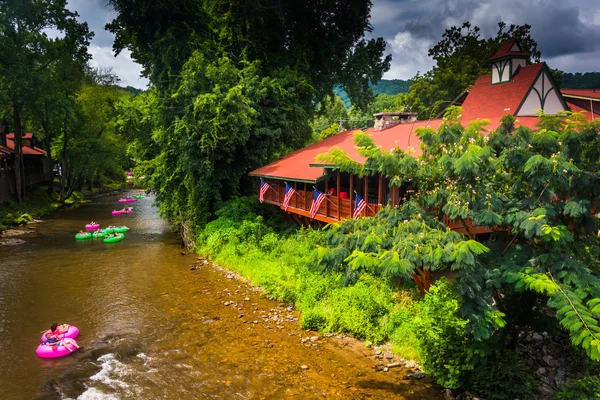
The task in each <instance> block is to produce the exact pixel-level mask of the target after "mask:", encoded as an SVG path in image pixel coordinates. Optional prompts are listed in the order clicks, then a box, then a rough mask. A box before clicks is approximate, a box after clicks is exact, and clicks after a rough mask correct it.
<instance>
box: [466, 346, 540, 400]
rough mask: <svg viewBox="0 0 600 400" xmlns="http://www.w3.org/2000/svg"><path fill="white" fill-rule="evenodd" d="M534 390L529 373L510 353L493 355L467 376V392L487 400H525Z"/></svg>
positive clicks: (532, 380) (514, 355) (533, 383)
mask: <svg viewBox="0 0 600 400" xmlns="http://www.w3.org/2000/svg"><path fill="white" fill-rule="evenodd" d="M534 388H535V381H534V379H533V376H532V375H531V371H530V370H529V369H528V368H527V367H526V366H525V365H523V364H522V363H521V361H520V360H519V358H518V357H517V356H516V354H514V353H513V352H511V351H507V352H497V353H495V355H494V356H493V357H490V358H488V359H487V362H486V364H485V365H480V366H477V367H476V368H475V369H474V370H473V371H472V372H471V374H470V376H469V390H472V391H473V392H475V393H477V394H478V395H480V396H482V397H485V398H487V399H488V400H513V399H526V398H528V397H529V396H530V395H531V394H532V393H533V390H534Z"/></svg>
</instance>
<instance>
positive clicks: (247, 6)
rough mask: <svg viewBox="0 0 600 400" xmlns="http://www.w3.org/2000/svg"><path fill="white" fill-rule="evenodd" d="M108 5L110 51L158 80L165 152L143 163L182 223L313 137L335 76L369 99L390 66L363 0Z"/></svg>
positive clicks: (361, 99) (158, 133)
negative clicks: (127, 54) (124, 53)
mask: <svg viewBox="0 0 600 400" xmlns="http://www.w3.org/2000/svg"><path fill="white" fill-rule="evenodd" d="M110 4H111V5H113V6H114V8H115V10H116V11H117V16H116V18H115V19H114V20H113V21H112V22H111V23H110V24H108V25H107V27H108V28H109V29H110V30H111V31H112V32H113V33H115V35H116V41H115V45H114V48H115V50H116V51H117V52H118V51H120V50H122V49H124V48H129V49H131V51H132V57H133V58H134V59H135V60H136V61H138V62H139V63H140V64H142V66H143V67H144V69H145V73H146V74H147V76H149V78H150V81H151V82H152V84H153V86H154V87H155V88H156V92H155V97H154V98H153V99H151V100H152V101H153V102H154V103H155V104H156V107H157V112H158V115H157V117H156V118H155V121H156V123H157V128H158V129H153V131H154V132H155V133H154V135H153V139H154V140H155V142H156V143H157V145H158V147H159V148H160V152H159V154H158V155H156V156H154V157H153V158H146V159H145V160H144V161H146V162H144V167H145V170H144V174H145V175H146V176H151V183H150V184H151V185H152V186H153V187H155V188H156V189H157V197H158V200H159V202H160V207H161V211H162V212H163V213H164V215H166V216H168V217H169V218H170V219H171V220H172V221H173V222H175V223H182V222H183V223H187V222H191V223H192V225H202V224H204V223H206V222H208V221H209V220H210V219H211V217H212V216H213V213H214V212H215V210H216V209H217V208H218V206H219V204H221V203H222V201H226V200H228V199H230V198H232V197H233V196H235V195H237V194H238V193H248V192H250V191H254V184H255V182H253V181H252V180H250V179H249V178H248V176H247V174H248V172H249V171H250V170H252V169H255V168H258V167H260V166H262V165H264V164H265V163H267V162H269V161H272V160H274V159H277V158H278V157H280V156H281V155H283V154H285V153H286V152H289V151H290V150H292V149H295V148H298V147H301V146H302V145H304V144H305V143H307V142H308V141H309V140H310V139H311V138H312V136H313V130H312V129H311V127H310V121H311V120H312V117H313V114H314V112H315V108H316V107H315V105H316V104H318V103H320V102H321V101H322V100H323V99H324V98H325V97H326V96H328V95H332V93H333V87H334V86H335V85H338V84H339V85H342V86H343V87H344V88H345V90H346V91H347V92H348V94H349V95H350V97H351V98H352V100H353V101H354V102H355V103H356V104H357V105H360V106H364V105H365V104H367V103H368V102H369V100H370V99H371V98H372V93H371V90H370V87H369V83H371V82H374V83H376V82H377V81H379V80H380V79H381V76H382V74H383V72H384V71H386V70H387V69H388V68H389V63H390V57H389V56H388V57H384V56H383V51H384V48H385V42H384V41H383V39H381V38H378V39H370V40H365V39H364V34H365V32H369V31H370V29H371V28H370V26H369V24H368V20H369V13H370V9H371V3H370V2H369V1H365V0H353V1H339V0H328V1H309V2H302V3H294V2H276V1H264V0H262V1H258V0H255V1H233V2H231V1H212V2H197V1H193V0H180V1H178V2H177V5H174V4H173V3H172V2H167V1H159V2H157V1H154V0H152V1H150V0H144V1H137V2H135V3H133V2H130V1H121V0H111V1H110ZM257 10H259V11H257ZM165 21H168V23H165ZM324 128H325V127H324ZM324 128H322V129H324Z"/></svg>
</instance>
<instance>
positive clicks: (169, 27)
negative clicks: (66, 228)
mask: <svg viewBox="0 0 600 400" xmlns="http://www.w3.org/2000/svg"><path fill="white" fill-rule="evenodd" d="M108 3H109V4H110V5H111V6H112V7H113V8H114V11H115V19H114V20H113V21H112V22H110V23H109V24H108V25H107V29H108V30H110V31H111V32H112V33H113V34H114V35H115V43H114V50H115V52H116V53H119V52H120V51H123V50H129V51H131V57H132V58H133V59H134V60H135V61H136V62H138V63H139V64H141V65H142V66H143V68H144V74H145V75H146V76H147V77H148V78H149V80H150V88H149V89H148V90H147V91H145V92H144V93H142V94H139V95H136V96H134V95H133V94H131V93H129V92H126V91H124V90H123V89H121V88H118V87H116V86H115V85H116V81H115V80H114V76H113V75H112V74H110V73H106V71H99V70H95V69H93V68H89V66H88V65H87V62H88V60H89V59H90V54H89V53H88V46H89V40H90V39H91V37H92V33H91V32H89V31H88V28H87V25H86V24H85V23H79V22H78V21H77V15H76V13H73V12H71V11H69V10H67V9H66V1H65V0H43V1H32V0H11V1H7V2H4V3H2V6H0V17H1V18H2V22H3V23H2V24H1V25H2V27H3V28H2V29H4V30H6V31H7V32H8V33H10V34H8V35H4V36H3V40H2V41H0V47H1V48H2V50H3V53H4V54H11V55H12V56H11V57H7V58H5V59H4V61H1V62H0V76H1V77H2V79H3V85H2V87H1V88H0V89H1V90H0V95H1V96H2V98H4V99H6V101H5V102H3V103H2V104H5V106H3V108H1V109H0V111H1V113H2V117H3V118H4V117H6V118H7V119H10V121H11V122H10V123H11V124H12V127H14V131H15V133H16V138H17V139H16V143H15V146H16V148H17V152H18V151H19V146H20V143H19V141H20V137H21V135H20V134H21V132H22V129H23V128H26V129H29V128H32V130H34V133H35V137H36V138H39V139H43V140H44V142H45V149H46V150H49V156H50V157H51V160H50V161H51V163H52V160H58V161H59V162H60V164H61V167H62V172H63V174H62V179H61V181H60V185H59V191H60V201H61V202H65V201H66V199H67V198H68V197H69V196H70V195H71V194H72V193H73V192H74V191H75V190H77V188H79V187H82V185H83V184H84V182H85V183H89V184H90V185H93V184H94V183H95V182H105V181H110V180H119V179H123V170H124V169H126V168H129V167H133V166H135V172H136V175H138V176H145V177H146V179H145V181H144V184H146V185H147V186H148V187H151V188H154V189H155V190H156V200H157V205H158V207H159V210H160V212H161V214H162V215H163V216H164V217H166V218H168V219H169V220H170V221H171V222H172V223H173V224H174V225H176V226H178V227H180V228H181V230H182V231H183V232H184V233H185V236H186V237H187V238H189V242H190V243H191V244H193V245H194V246H195V247H196V248H197V250H198V251H199V252H200V253H203V254H205V255H209V256H211V257H212V258H213V259H214V260H216V261H217V262H219V263H220V264H222V265H224V266H226V267H227V268H230V269H232V270H235V271H238V272H240V273H241V274H242V275H244V276H246V277H247V278H249V279H250V280H251V281H252V282H254V283H255V284H257V285H260V286H263V287H265V288H266V289H267V291H268V292H269V293H270V295H271V296H273V297H275V298H278V299H281V300H286V301H293V302H294V303H296V305H297V307H298V308H299V309H300V311H301V312H302V325H303V326H304V327H305V328H310V329H319V330H322V331H325V332H347V333H351V334H352V335H354V336H356V337H358V338H361V339H363V340H365V341H368V342H382V341H389V342H391V344H392V346H393V348H394V349H395V351H396V352H398V353H399V354H400V355H402V356H403V357H405V358H410V359H414V360H416V361H418V363H420V365H421V366H422V368H423V369H424V371H425V372H427V373H429V374H430V375H432V376H433V377H434V378H435V379H436V381H437V382H438V383H440V384H441V385H443V386H445V387H446V388H452V389H455V388H462V389H469V390H473V391H474V392H476V393H478V394H481V395H483V396H487V397H488V398H489V399H505V398H506V399H514V398H516V397H519V398H524V397H526V396H527V395H528V394H530V393H532V392H534V390H535V389H536V388H535V387H536V384H535V383H534V381H533V371H531V370H530V368H529V367H527V366H525V365H524V364H523V360H521V359H520V358H519V357H518V355H517V352H516V351H515V349H517V348H518V345H519V338H520V334H521V333H522V332H524V331H527V332H528V333H529V331H537V330H540V331H547V332H551V333H555V332H560V333H562V334H566V335H568V336H569V337H570V340H571V342H572V345H573V348H574V349H576V348H578V349H579V350H580V351H579V352H577V351H576V350H573V351H574V355H573V357H572V358H574V359H575V358H576V359H578V360H580V361H581V362H580V365H582V366H581V368H579V373H580V374H581V375H586V374H587V375H589V376H588V377H584V378H583V379H582V380H579V381H573V382H571V383H570V384H568V385H565V387H564V388H563V392H562V393H561V394H560V395H559V396H563V398H573V396H575V394H576V393H578V394H581V393H594V390H595V388H597V386H598V377H597V374H598V372H597V371H598V365H597V363H598V360H599V359H600V324H599V318H600V281H599V278H598V274H599V273H600V265H599V261H598V258H599V254H600V245H599V242H598V240H599V239H598V237H597V235H596V232H597V230H598V220H597V218H595V217H594V214H593V213H592V210H593V211H594V212H597V210H599V209H600V204H598V199H599V197H600V175H599V174H600V172H599V169H600V138H599V135H598V125H597V124H596V125H594V124H586V123H584V122H583V121H582V118H581V116H580V115H578V114H569V113H566V114H564V115H559V116H557V117H550V116H541V117H540V120H541V128H540V129H539V130H538V131H536V132H533V131H531V130H529V129H527V128H523V127H517V125H518V124H517V123H516V121H515V120H514V118H512V117H506V118H505V119H504V120H503V123H502V125H501V126H500V127H499V128H498V129H497V130H496V131H495V132H493V133H491V134H489V135H484V134H483V133H484V131H485V126H486V121H476V122H474V123H473V124H471V125H469V126H468V127H466V128H465V127H463V126H462V125H461V124H460V123H459V122H460V118H459V115H460V109H457V108H449V109H448V110H447V113H446V120H445V123H444V124H443V125H442V127H441V128H440V130H439V131H437V132H436V131H433V130H431V129H424V130H420V131H418V132H416V134H418V135H419V137H420V139H421V144H422V146H423V149H422V155H421V156H420V157H419V158H415V157H413V155H412V154H407V153H404V152H402V151H400V150H394V151H392V152H391V153H388V152H385V153H382V152H381V150H380V149H379V148H377V147H376V146H374V145H373V143H372V141H371V140H370V138H369V137H368V135H366V134H364V133H361V132H359V133H357V135H356V143H357V146H358V147H359V149H360V152H361V154H363V155H364V156H365V158H366V159H367V162H366V163H365V164H364V165H359V164H356V163H354V162H352V161H351V160H349V159H348V157H347V156H346V155H345V154H343V152H341V151H339V149H332V150H331V151H330V152H329V153H328V154H324V155H323V158H324V160H327V161H328V162H330V163H332V164H335V165H338V166H339V169H341V170H343V171H348V172H352V173H354V174H357V175H359V176H363V175H370V174H375V173H382V174H383V175H385V176H387V177H390V178H391V185H395V186H401V185H403V184H408V183H410V184H411V185H412V186H413V189H415V194H414V195H413V196H412V197H411V198H407V199H404V200H405V201H404V203H403V205H402V206H401V207H398V208H391V207H387V208H384V209H383V210H382V211H381V212H380V213H379V214H378V215H377V216H375V217H372V218H361V219H360V220H357V221H345V222H343V223H341V224H339V225H337V226H330V227H328V228H326V229H325V230H312V229H302V228H295V227H290V226H289V225H287V224H285V223H283V222H282V221H281V220H280V219H279V218H278V217H277V216H275V215H273V213H272V212H273V211H266V210H265V209H264V208H261V207H259V206H258V205H257V204H256V200H251V199H248V198H245V197H239V196H240V195H248V194H250V193H254V196H255V193H256V182H255V180H253V179H252V178H250V177H249V176H248V175H247V173H248V172H249V171H250V170H252V169H255V168H258V167H260V166H262V165H265V164H267V163H269V162H271V161H273V160H275V159H278V158H280V157H281V156H283V155H285V154H287V153H289V152H290V151H292V150H294V149H297V148H300V147H302V146H304V145H305V144H306V143H308V142H309V141H311V140H315V137H317V136H320V137H326V136H329V135H332V134H335V132H336V131H337V128H338V127H337V126H335V125H331V123H332V122H333V121H321V122H323V124H322V125H323V127H319V128H320V129H316V128H315V125H314V123H311V121H312V122H314V121H317V120H318V118H319V116H323V115H327V108H328V106H327V104H328V103H329V107H330V108H331V109H332V110H335V111H334V114H336V115H335V116H336V118H338V117H339V115H338V111H337V110H338V109H339V110H341V107H343V104H341V103H340V101H339V100H338V99H336V98H334V97H333V91H334V88H343V89H344V90H345V92H346V93H347V94H348V96H349V98H350V100H351V102H352V104H353V107H354V108H355V110H354V111H356V112H357V114H352V113H350V114H348V115H349V119H358V120H361V119H362V118H363V117H361V115H360V113H359V112H358V110H368V109H369V106H373V107H378V108H384V109H387V108H393V107H397V105H398V104H403V105H405V106H407V107H410V109H411V110H412V111H416V112H417V113H418V114H419V118H421V119H422V118H423V117H424V116H425V117H428V116H432V117H433V116H435V115H437V114H438V113H441V112H442V111H443V110H444V109H446V106H447V104H448V101H449V100H451V99H453V98H455V97H456V95H458V94H459V93H461V92H462V91H463V90H464V89H465V88H467V87H468V86H469V85H470V84H472V82H474V81H475V80H476V79H477V77H478V76H479V75H480V74H482V73H483V72H484V71H485V70H486V69H484V68H483V64H481V63H482V62H485V60H487V59H488V58H489V55H491V54H494V53H495V52H496V50H497V46H498V44H499V43H500V41H501V40H503V39H505V38H507V37H509V36H510V37H513V38H517V39H519V40H520V43H521V44H524V45H525V48H526V49H528V50H529V51H531V52H532V54H533V58H534V59H538V58H539V57H540V53H539V52H538V51H537V45H536V43H535V41H534V40H533V39H532V38H531V37H530V35H529V31H530V27H529V26H528V25H523V26H510V27H508V28H507V27H506V25H505V24H503V23H500V25H499V32H498V33H497V35H496V37H495V38H492V39H483V38H481V37H480V33H479V29H478V28H476V27H473V28H471V25H470V24H468V23H467V24H466V25H464V26H463V27H462V28H464V29H461V27H455V28H451V29H449V30H447V31H446V32H445V34H444V36H443V38H442V41H440V43H438V44H437V45H436V46H434V47H433V48H432V49H430V55H432V56H433V57H434V59H435V60H436V61H437V66H436V67H435V68H433V69H432V70H431V71H430V72H428V73H426V74H425V75H424V76H423V77H418V76H417V77H415V79H413V83H412V85H411V88H410V90H409V93H408V94H407V95H406V96H403V97H402V98H400V99H399V100H402V99H404V100H402V101H401V102H400V103H399V100H398V99H394V98H386V97H381V98H379V99H378V101H379V102H378V103H377V104H376V105H374V103H373V93H372V90H371V85H373V84H377V82H378V81H379V80H380V79H381V77H382V75H383V73H384V72H385V71H387V70H388V69H389V66H390V56H389V55H388V56H386V55H385V54H384V51H385V41H384V40H383V39H382V38H373V39H368V40H367V39H366V38H365V34H366V33H369V32H370V31H371V29H372V28H371V26H370V25H369V18H370V12H371V7H372V3H371V2H370V1H365V0H351V1H342V0H327V1H322V0H318V1H317V0H306V1H303V2H302V6H301V7H298V6H297V2H276V1H265V0H252V1H247V0H243V1H242V0H233V1H232V0H214V1H205V2H198V1H196V0H180V1H179V2H178V7H173V5H172V2H170V1H166V0H158V1H157V0H137V1H135V2H132V1H128V0H109V1H108ZM257 10H258V11H257ZM182 21H183V22H184V23H182ZM23 27H25V29H23ZM52 29H56V30H58V31H60V32H61V34H60V35H58V37H57V38H49V37H48V36H47V33H46V32H47V31H48V30H52ZM465 29H466V34H465ZM15 60H16V61H15ZM465 60H467V61H469V62H465ZM15 62H18V64H15ZM371 111H372V110H371ZM376 111H382V110H376ZM369 117H370V116H369ZM325 119H331V117H327V118H325ZM325 122H327V124H325ZM327 126H329V128H328V129H325V131H323V128H326V127H327ZM361 126H362V125H361ZM20 167H21V166H20V163H19V162H17V163H16V169H17V174H16V175H17V176H19V178H18V179H20V175H19V174H18V169H19V168H20ZM18 179H17V180H18ZM17 189H18V190H17V195H18V197H19V201H23V196H22V195H23V187H22V184H20V183H19V182H17ZM52 191H53V189H52V188H49V192H50V193H52ZM443 214H446V215H448V216H450V217H451V218H453V219H456V220H463V221H466V220H471V221H474V222H475V223H476V224H478V225H483V226H486V227H497V230H495V231H494V232H493V233H492V234H490V235H488V236H482V237H478V238H475V237H471V236H469V235H468V236H466V237H463V236H460V235H458V234H457V233H455V232H451V231H448V230H447V229H446V228H445V226H444V225H443V224H442V223H441V222H440V217H441V216H442V215H443ZM427 271H429V272H432V273H442V274H446V275H449V276H450V278H452V279H446V278H442V279H439V280H437V281H435V282H434V283H433V285H431V286H430V287H426V286H423V285H420V287H419V288H417V285H415V283H414V282H413V280H412V277H413V275H417V276H418V275H423V274H426V272H427ZM416 281H417V282H419V281H418V280H416ZM421 283H423V282H422V281H421ZM419 289H420V290H419ZM584 360H586V361H584ZM490 377H495V378H494V379H491V378H490ZM497 382H502V383H503V384H504V385H503V387H499V386H498V385H497ZM596 394H597V391H596ZM569 396H571V397H569ZM582 396H583V395H582ZM589 396H590V397H591V398H593V396H594V394H590V395H589Z"/></svg>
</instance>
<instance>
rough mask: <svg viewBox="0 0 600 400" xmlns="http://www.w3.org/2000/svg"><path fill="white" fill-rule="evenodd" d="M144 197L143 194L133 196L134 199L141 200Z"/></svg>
mask: <svg viewBox="0 0 600 400" xmlns="http://www.w3.org/2000/svg"><path fill="white" fill-rule="evenodd" d="M144 197H146V196H144V195H143V194H134V195H133V198H134V199H143V198H144Z"/></svg>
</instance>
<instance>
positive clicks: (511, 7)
mask: <svg viewBox="0 0 600 400" xmlns="http://www.w3.org/2000/svg"><path fill="white" fill-rule="evenodd" d="M373 4H374V5H373V9H372V10H371V21H370V22H371V25H372V26H373V28H374V31H373V33H372V34H371V35H369V36H382V37H384V38H385V39H386V41H387V43H388V51H389V52H390V53H391V54H392V55H393V57H394V58H393V60H392V67H391V69H390V71H389V72H388V73H387V74H386V75H385V78H388V79H393V78H401V79H408V78H411V77H413V76H414V75H415V73H416V72H417V71H421V72H425V71H427V70H429V69H430V68H431V67H432V66H433V60H431V59H430V58H429V57H428V56H427V50H428V49H429V47H431V46H432V45H434V44H435V43H437V42H438V41H439V40H440V38H441V36H442V33H443V32H444V30H445V29H447V28H449V27H451V26H456V25H462V23H463V22H465V21H471V22H472V23H473V25H477V26H479V27H480V28H481V31H482V35H483V36H485V37H489V36H493V35H495V34H496V31H497V24H498V22H499V21H505V22H506V23H507V24H511V23H513V24H521V25H522V24H525V23H528V24H530V25H531V26H532V36H533V38H534V39H535V40H537V42H538V48H539V49H540V50H541V51H542V58H543V59H544V61H547V62H548V64H549V65H550V67H552V68H559V69H562V70H564V71H569V72H577V71H581V72H585V71H594V70H600V41H599V40H598V38H599V37H600V1H598V0H570V1H568V2H564V1H559V0H373ZM68 7H69V8H70V9H71V10H74V11H77V12H78V13H79V14H80V15H81V17H80V20H82V21H86V22H87V23H88V25H89V26H90V29H91V30H92V31H94V33H95V36H94V38H93V40H92V45H93V46H92V47H91V48H90V52H91V53H92V55H93V57H94V59H93V62H92V64H93V65H95V66H103V67H111V68H112V69H113V71H114V73H116V74H117V75H119V77H120V78H121V80H122V84H123V85H131V86H135V87H139V88H144V87H146V85H147V80H146V79H141V78H139V72H140V71H141V68H140V66H139V65H137V64H136V63H135V62H133V60H131V57H130V56H129V53H125V54H122V55H119V57H116V58H115V57H114V56H112V53H111V47H112V44H113V41H114V37H113V35H112V34H111V33H110V32H107V31H105V30H104V25H105V24H106V23H107V22H110V21H111V20H112V19H113V18H114V15H115V14H114V11H112V10H111V9H110V7H109V6H108V3H107V0H69V4H68Z"/></svg>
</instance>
